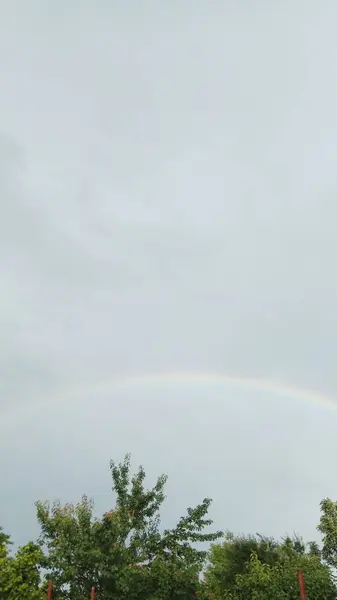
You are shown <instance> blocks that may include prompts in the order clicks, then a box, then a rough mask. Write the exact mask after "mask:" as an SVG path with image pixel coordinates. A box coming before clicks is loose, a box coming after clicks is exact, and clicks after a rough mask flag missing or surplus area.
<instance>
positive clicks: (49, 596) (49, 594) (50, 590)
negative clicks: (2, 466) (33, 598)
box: [47, 580, 53, 600]
mask: <svg viewBox="0 0 337 600" xmlns="http://www.w3.org/2000/svg"><path fill="white" fill-rule="evenodd" d="M52 592H53V584H52V582H51V581H50V580H49V581H48V591H47V600H51V597H52Z"/></svg>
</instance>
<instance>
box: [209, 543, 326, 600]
mask: <svg viewBox="0 0 337 600" xmlns="http://www.w3.org/2000/svg"><path fill="white" fill-rule="evenodd" d="M299 569H301V570H302V571H303V574H304V576H305V581H306V587H307V591H308V595H309V598H315V599H316V600H321V599H322V600H323V599H324V600H333V599H335V598H336V597H337V596H336V588H335V585H334V581H333V578H332V575H331V572H330V570H329V568H328V567H327V566H326V565H324V564H323V563H322V561H321V556H320V550H319V548H318V545H317V544H316V543H315V542H310V543H309V544H305V543H304V542H303V540H302V539H301V538H299V537H298V536H295V537H293V538H290V537H289V536H287V537H286V538H284V539H283V540H281V541H280V542H278V541H276V540H274V539H273V538H268V537H264V536H260V535H256V536H237V537H235V536H234V535H233V534H231V533H227V535H226V537H225V540H224V542H223V543H222V544H215V545H213V546H212V547H211V550H210V553H209V565H208V566H207V569H206V573H205V580H206V584H207V588H208V591H209V593H210V594H211V596H212V598H214V599H217V598H224V599H225V598H226V599H228V600H230V599H231V600H246V599H247V600H248V599H255V598H256V599H259V600H271V599H273V600H287V599H289V600H292V599H293V598H296V597H297V595H298V580H297V572H298V570H299Z"/></svg>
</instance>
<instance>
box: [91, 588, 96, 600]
mask: <svg viewBox="0 0 337 600" xmlns="http://www.w3.org/2000/svg"><path fill="white" fill-rule="evenodd" d="M91 600H95V588H94V586H92V588H91Z"/></svg>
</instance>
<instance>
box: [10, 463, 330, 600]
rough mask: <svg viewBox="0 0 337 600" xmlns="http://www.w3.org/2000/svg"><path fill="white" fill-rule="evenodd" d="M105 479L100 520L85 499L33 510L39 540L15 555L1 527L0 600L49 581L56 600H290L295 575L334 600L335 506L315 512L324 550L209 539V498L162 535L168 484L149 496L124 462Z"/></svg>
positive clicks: (23, 598)
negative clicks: (105, 504)
mask: <svg viewBox="0 0 337 600" xmlns="http://www.w3.org/2000/svg"><path fill="white" fill-rule="evenodd" d="M110 470H111V477H112V490H113V493H114V496H115V501H114V503H112V504H113V506H112V508H110V510H109V511H108V512H106V513H105V514H103V515H102V516H100V517H99V516H97V515H96V514H95V507H94V504H93V502H92V500H91V499H89V498H88V497H87V496H83V497H82V499H81V500H80V502H78V503H77V504H61V503H60V502H54V503H53V504H48V503H45V502H37V503H36V511H37V519H38V522H39V525H40V529H41V534H40V536H39V539H38V540H37V542H36V543H34V542H29V543H28V544H26V545H25V546H22V547H20V548H19V549H18V550H17V551H16V552H12V551H11V548H12V544H11V539H10V536H9V535H8V534H7V533H5V532H4V531H3V529H2V528H0V600H19V599H20V600H42V599H43V598H45V594H46V586H47V580H48V579H52V581H53V589H54V593H55V594H56V598H60V600H84V599H85V598H87V599H89V597H90V592H91V588H92V586H94V587H95V588H96V593H97V600H117V599H118V600H126V599H128V600H168V599H170V600H192V598H193V600H195V599H196V597H197V598H198V599H199V600H294V599H295V598H298V597H299V589H298V580H297V573H298V570H299V569H301V570H302V571H303V573H304V577H305V583H306V588H307V592H308V600H313V599H315V600H337V588H336V585H335V581H334V577H333V575H332V571H331V567H333V568H336V566H337V502H333V501H332V500H329V499H325V500H323V501H322V503H321V518H320V523H319V526H318V529H319V531H320V532H321V534H322V536H323V545H322V549H320V547H319V545H318V544H317V543H316V542H309V543H305V542H304V541H303V540H302V539H301V538H300V537H298V536H295V537H292V538H290V537H289V536H287V537H285V538H284V539H281V540H280V541H277V540H275V539H273V538H270V537H265V536H262V535H258V534H256V535H255V536H252V535H238V536H235V535H234V534H232V533H227V534H226V535H225V537H224V539H223V540H220V538H221V537H222V536H223V534H222V532H221V531H215V532H214V531H210V527H211V525H212V520H211V519H209V518H208V511H209V507H210V504H211V500H210V499H209V498H205V499H204V500H203V501H202V502H201V503H200V504H199V505H198V506H196V507H195V508H188V509H187V511H186V514H185V515H184V516H182V517H181V518H180V519H179V520H178V522H177V524H176V525H175V526H174V527H173V528H171V529H163V528H162V527H161V521H160V509H161V506H162V504H163V502H164V500H165V484H166V481H167V478H166V476H165V475H161V476H160V477H158V478H157V480H156V482H155V485H154V486H153V487H152V488H150V489H147V488H146V486H145V471H144V469H143V467H140V468H139V469H138V471H137V472H136V473H134V474H132V472H131V463H130V456H129V455H127V456H126V457H125V459H124V461H122V462H121V463H118V464H117V463H115V462H114V461H111V463H110ZM205 543H206V544H207V546H206V548H205ZM209 545H211V546H210V548H209Z"/></svg>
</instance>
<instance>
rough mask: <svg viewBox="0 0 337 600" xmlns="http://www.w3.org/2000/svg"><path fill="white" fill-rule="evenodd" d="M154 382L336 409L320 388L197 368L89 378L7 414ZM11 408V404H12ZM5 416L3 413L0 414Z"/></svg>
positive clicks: (39, 408)
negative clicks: (218, 387)
mask: <svg viewBox="0 0 337 600" xmlns="http://www.w3.org/2000/svg"><path fill="white" fill-rule="evenodd" d="M156 383H163V384H165V383H167V384H170V383H181V384H184V383H187V384H190V383H193V384H198V383H199V384H202V385H205V384H206V385H207V384H208V385H213V384H217V383H220V384H224V385H233V386H237V387H239V388H242V389H246V390H249V389H251V390H256V391H259V390H260V391H265V392H270V393H271V394H276V395H278V396H283V397H287V398H294V400H302V401H304V402H311V403H313V404H316V405H319V406H325V407H327V408H330V409H337V399H335V398H332V397H329V396H327V395H325V394H322V393H320V392H316V391H312V390H308V389H303V388H299V387H295V386H292V385H288V384H284V383H280V382H276V381H274V380H268V379H262V378H261V379H259V378H255V377H238V376H232V375H226V374H221V373H200V372H167V373H155V374H148V375H133V376H119V377H112V378H109V379H107V380H100V381H98V382H94V383H93V382H88V383H86V384H82V385H76V384H71V385H67V386H66V387H64V388H61V389H59V390H57V391H55V392H53V393H46V394H45V395H44V396H42V397H40V398H39V399H37V400H35V401H34V402H33V403H29V406H27V405H25V406H22V405H21V406H20V408H18V407H16V409H15V410H12V411H11V412H10V414H9V413H7V416H10V417H12V418H15V415H18V414H19V416H20V417H21V416H22V414H27V415H28V414H29V413H31V412H32V411H35V410H41V409H42V410H43V409H46V408H48V407H50V406H51V407H55V403H56V404H57V406H60V404H64V405H65V406H66V405H67V404H69V403H74V402H78V401H81V400H82V399H83V397H84V396H87V395H95V394H97V395H98V394H101V393H113V392H115V391H118V389H120V388H126V387H143V386H145V387H146V386H148V385H151V384H156ZM12 408H14V407H13V405H12ZM3 416H5V417H6V415H3Z"/></svg>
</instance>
